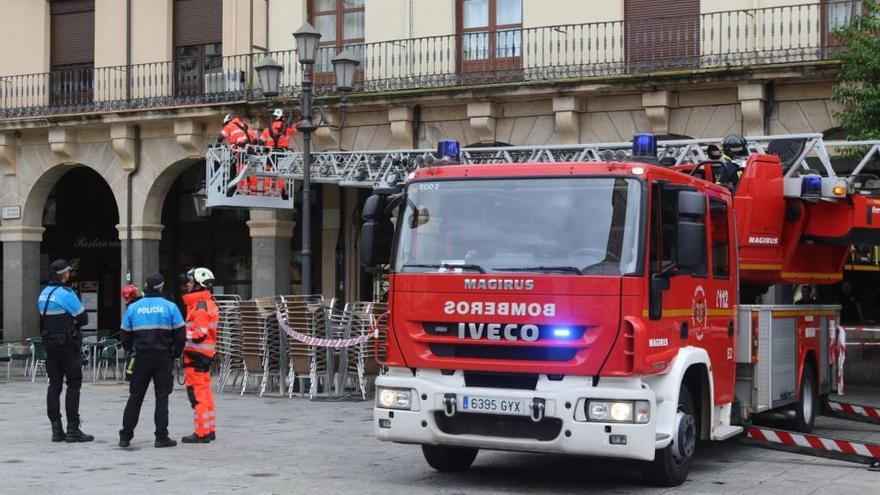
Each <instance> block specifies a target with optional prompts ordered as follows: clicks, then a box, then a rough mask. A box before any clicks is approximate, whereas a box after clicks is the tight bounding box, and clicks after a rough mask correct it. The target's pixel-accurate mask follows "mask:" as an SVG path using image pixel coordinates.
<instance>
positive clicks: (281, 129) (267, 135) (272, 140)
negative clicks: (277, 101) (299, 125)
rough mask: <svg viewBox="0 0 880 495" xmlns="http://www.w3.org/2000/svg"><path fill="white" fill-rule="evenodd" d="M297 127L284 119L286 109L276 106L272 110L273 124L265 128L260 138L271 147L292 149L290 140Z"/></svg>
mask: <svg viewBox="0 0 880 495" xmlns="http://www.w3.org/2000/svg"><path fill="white" fill-rule="evenodd" d="M295 134H296V128H294V127H293V126H292V125H290V122H287V121H285V120H284V110H282V109H280V108H276V109H275V110H274V111H273V112H272V124H271V125H269V127H267V128H265V129H263V133H262V134H261V135H260V139H261V140H262V141H263V144H264V145H266V146H268V147H270V148H281V149H290V142H291V139H293V136H294V135H295Z"/></svg>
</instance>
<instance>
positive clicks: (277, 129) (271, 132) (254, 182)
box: [249, 108, 296, 199]
mask: <svg viewBox="0 0 880 495" xmlns="http://www.w3.org/2000/svg"><path fill="white" fill-rule="evenodd" d="M295 134H296V128H294V127H293V126H292V125H290V122H288V121H286V120H285V119H284V110H282V109H280V108H276V109H275V110H274V111H272V123H271V124H270V125H269V127H266V128H265V129H263V132H262V133H261V134H260V140H261V141H262V143H263V145H264V146H268V147H270V148H274V149H276V150H289V149H291V141H292V139H293V136H294V135H295ZM258 180H259V179H258V178H256V177H251V178H250V179H249V186H250V188H251V191H256V192H258V193H262V194H263V195H272V194H273V192H274V191H275V190H277V191H278V192H279V193H280V194H281V197H282V198H284V199H287V190H286V189H287V183H286V181H285V180H284V179H281V178H277V179H272V178H269V177H264V178H263V181H262V184H260V183H259V182H258ZM261 186H262V187H261ZM272 186H275V187H274V188H273V187H272Z"/></svg>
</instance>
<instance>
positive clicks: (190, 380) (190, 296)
mask: <svg viewBox="0 0 880 495" xmlns="http://www.w3.org/2000/svg"><path fill="white" fill-rule="evenodd" d="M213 286H214V274H213V273H212V272H211V270H208V269H207V268H201V267H199V268H193V269H192V270H190V271H188V272H186V290H187V294H184V295H183V302H184V303H186V347H185V348H184V350H183V366H184V369H185V370H186V393H187V395H188V396H189V402H190V404H192V408H193V420H194V423H195V431H194V432H193V434H192V435H187V436H185V437H183V438H182V439H181V441H182V442H183V443H208V442H210V441H211V440H214V439H215V438H216V435H215V433H214V430H215V429H216V424H215V421H216V413H215V409H214V394H212V393H211V361H212V360H213V359H214V352H215V351H216V347H217V324H218V322H219V321H220V311H219V310H218V309H217V304H216V303H214V298H213V297H212V295H211V290H210V288H211V287H213Z"/></svg>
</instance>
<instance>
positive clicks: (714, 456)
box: [0, 379, 880, 495]
mask: <svg viewBox="0 0 880 495" xmlns="http://www.w3.org/2000/svg"><path fill="white" fill-rule="evenodd" d="M860 392H861V393H857V394H854V395H852V396H848V397H847V398H848V399H849V400H852V401H853V402H856V399H861V401H862V402H865V403H867V402H873V403H874V404H877V402H878V399H880V398H878V394H877V393H876V392H873V393H872V392H871V391H867V390H863V391H860ZM127 395H128V394H127V387H126V386H124V385H121V384H115V383H108V384H105V383H98V384H92V383H89V384H86V385H85V386H84V387H83V394H82V406H81V414H82V416H83V420H84V425H83V429H84V430H85V431H87V432H88V433H91V434H94V435H95V436H96V440H95V441H94V442H92V443H86V444H65V443H52V442H50V441H49V437H50V430H49V423H48V420H47V419H46V416H45V383H39V381H38V383H31V382H29V381H28V382H24V381H16V380H15V379H13V381H12V382H7V383H3V382H0V493H4V494H25V493H26V494H35V493H49V492H54V493H64V494H67V493H71V494H76V493H83V494H103V493H114V494H120V493H127V492H128V493H187V494H200V493H230V492H241V493H358V494H371V493H375V494H382V495H387V494H389V493H395V492H397V493H407V494H422V493H463V494H464V493H466V494H470V493H480V494H483V493H585V492H601V493H668V492H675V493H751V494H755V493H761V494H774V493H784V494H786V495H794V494H797V495H802V494H807V493H876V492H877V487H878V486H880V473H875V472H869V471H867V470H866V469H865V467H864V466H861V465H856V464H847V463H843V462H838V461H832V460H826V459H818V458H811V457H805V456H800V455H796V454H789V453H784V452H776V451H769V450H762V449H757V448H750V447H744V446H740V445H736V444H731V443H723V444H717V443H712V444H705V445H702V446H701V449H700V450H699V451H698V453H697V455H698V458H697V459H696V460H695V463H694V468H693V471H692V473H691V476H690V478H689V480H688V481H687V482H686V483H685V484H684V485H683V486H681V487H678V488H676V489H656V488H650V487H646V486H644V485H643V484H642V482H641V476H640V473H639V469H638V466H637V465H636V464H635V463H631V462H623V461H616V460H607V459H591V458H571V457H561V456H553V455H532V454H517V453H502V452H481V453H480V455H479V456H478V457H477V460H476V463H475V464H474V466H473V468H472V469H471V470H470V471H468V472H466V473H459V474H440V473H436V472H434V471H433V470H431V469H430V468H429V467H428V466H427V465H426V464H425V462H424V461H423V459H422V456H421V451H420V449H419V448H418V447H416V446H410V445H396V444H390V443H384V442H379V441H377V440H375V439H374V438H373V432H372V424H371V420H372V412H371V406H372V404H371V402H310V401H308V400H305V399H302V398H294V399H287V398H279V397H277V396H276V397H264V398H262V399H260V398H257V397H255V396H253V395H246V396H245V397H243V398H242V397H239V396H238V394H233V393H229V392H227V393H224V394H222V395H218V396H217V418H218V419H217V422H218V431H217V434H218V438H217V441H216V442H214V443H211V444H208V445H182V444H181V445H178V446H177V447H175V448H171V449H155V448H153V446H152V440H153V434H152V432H153V425H152V409H153V401H152V398H151V397H149V394H148V399H147V401H146V402H145V403H144V407H143V410H142V412H141V422H140V425H139V426H138V429H137V431H136V433H135V438H134V441H133V443H132V448H131V449H129V450H124V449H120V448H118V447H117V446H116V442H117V439H118V434H117V431H118V429H119V427H120V423H121V420H122V409H123V407H124V404H125V400H126V398H127ZM871 399H873V400H871ZM191 427H192V426H191V410H190V407H189V403H188V401H187V398H186V393H185V391H184V390H183V389H182V387H176V389H175V391H174V393H173V395H172V397H171V432H172V436H173V437H175V438H178V439H179V437H180V436H182V435H185V434H188V433H190V431H191ZM817 432H818V433H820V434H832V435H837V436H840V437H844V438H850V439H863V440H868V441H874V442H880V427H874V426H871V425H865V424H856V423H847V422H844V421H840V420H836V419H831V418H820V419H819V420H818V421H817Z"/></svg>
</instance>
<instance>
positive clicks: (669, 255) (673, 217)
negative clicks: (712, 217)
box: [649, 184, 708, 277]
mask: <svg viewBox="0 0 880 495" xmlns="http://www.w3.org/2000/svg"><path fill="white" fill-rule="evenodd" d="M682 190H691V189H684V188H682V187H669V186H667V187H666V188H663V187H661V185H660V184H654V186H653V187H652V190H651V193H652V194H651V196H652V198H651V251H650V253H649V255H650V257H651V272H652V273H662V272H672V273H673V274H674V273H675V270H677V269H678V267H677V266H676V265H677V260H678V243H679V231H678V225H679V215H678V193H679V192H680V191H682ZM689 220H690V221H692V222H696V223H698V224H705V222H706V218H705V216H703V217H702V218H693V217H691V218H690V219H689ZM704 232H705V231H704ZM702 247H703V248H704V249H703V251H702V253H700V259H699V260H697V261H698V263H697V264H696V265H697V266H696V268H694V269H693V272H692V273H693V275H694V276H697V277H704V276H706V275H707V274H708V266H707V264H708V256H707V254H708V253H707V252H706V249H705V248H706V243H705V241H704V242H703V243H702ZM682 273H683V272H682Z"/></svg>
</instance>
